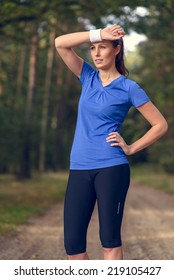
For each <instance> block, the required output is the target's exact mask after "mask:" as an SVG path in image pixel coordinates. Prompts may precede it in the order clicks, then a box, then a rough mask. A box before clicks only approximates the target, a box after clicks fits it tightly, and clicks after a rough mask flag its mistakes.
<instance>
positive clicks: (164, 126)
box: [161, 119, 169, 136]
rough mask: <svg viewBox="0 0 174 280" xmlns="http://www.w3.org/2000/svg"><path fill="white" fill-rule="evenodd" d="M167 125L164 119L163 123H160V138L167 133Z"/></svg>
mask: <svg viewBox="0 0 174 280" xmlns="http://www.w3.org/2000/svg"><path fill="white" fill-rule="evenodd" d="M168 127H169V126H168V123H167V121H166V120H165V119H164V121H163V122H162V123H161V136H163V135H164V134H166V132H167V131H168Z"/></svg>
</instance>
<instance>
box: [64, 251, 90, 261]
mask: <svg viewBox="0 0 174 280" xmlns="http://www.w3.org/2000/svg"><path fill="white" fill-rule="evenodd" d="M68 259H69V260H88V259H89V258H88V255H87V253H86V252H84V253H80V254H74V255H68Z"/></svg>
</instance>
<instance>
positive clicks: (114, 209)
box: [64, 164, 130, 255]
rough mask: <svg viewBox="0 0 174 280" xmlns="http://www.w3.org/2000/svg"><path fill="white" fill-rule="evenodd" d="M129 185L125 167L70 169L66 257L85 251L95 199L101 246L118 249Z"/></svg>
mask: <svg viewBox="0 0 174 280" xmlns="http://www.w3.org/2000/svg"><path fill="white" fill-rule="evenodd" d="M129 183H130V169H129V165H128V164H122V165H117V166H112V167H106V168H99V169H92V170H70V174H69V179H68V184H67V190H66V195H65V204H64V242H65V250H66V252H67V254H68V255H74V254H80V253H84V252H85V251H86V235H87V228H88V224H89V221H90V218H91V215H92V212H93V210H94V206H95V202H96V200H97V206H98V215H99V227H100V240H101V243H102V246H103V247H104V248H114V247H119V246H121V223H122V217H123V210H124V203H125V198H126V194H127V191H128V188H129Z"/></svg>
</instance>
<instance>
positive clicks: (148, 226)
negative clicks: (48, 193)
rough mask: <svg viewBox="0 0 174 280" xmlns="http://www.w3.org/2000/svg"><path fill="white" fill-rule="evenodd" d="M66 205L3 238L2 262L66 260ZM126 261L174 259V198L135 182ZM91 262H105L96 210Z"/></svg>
mask: <svg viewBox="0 0 174 280" xmlns="http://www.w3.org/2000/svg"><path fill="white" fill-rule="evenodd" d="M62 216H63V202H60V203H58V204H56V205H54V206H53V207H52V208H51V209H50V210H48V211H47V213H45V214H44V215H42V216H39V217H34V218H30V219H29V221H28V223H27V224H26V225H22V226H19V227H18V229H17V233H15V234H10V235H8V236H5V237H0V259H1V260H26V259H31V260H33V259H35V260H40V259H41V260H66V259H67V258H66V255H65V251H64V246H63V222H62ZM122 239H123V248H124V259H129V260H135V259H137V260H154V259H157V260H169V259H170V260H173V259H174V195H169V194H167V193H164V192H162V191H160V190H156V189H152V188H149V187H146V186H142V185H140V184H137V183H132V184H131V187H130V189H129V192H128V196H127V200H126V207H125V215H124V219H123V226H122ZM88 252H89V256H90V258H91V259H98V260H100V259H102V250H101V246H100V241H99V237H98V217H97V210H96V208H95V210H94V213H93V216H92V219H91V222H90V226H89V231H88Z"/></svg>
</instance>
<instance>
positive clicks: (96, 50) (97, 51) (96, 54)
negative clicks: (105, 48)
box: [95, 48, 100, 56]
mask: <svg viewBox="0 0 174 280" xmlns="http://www.w3.org/2000/svg"><path fill="white" fill-rule="evenodd" d="M99 55H100V50H99V49H98V48H96V49H95V56H99Z"/></svg>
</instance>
